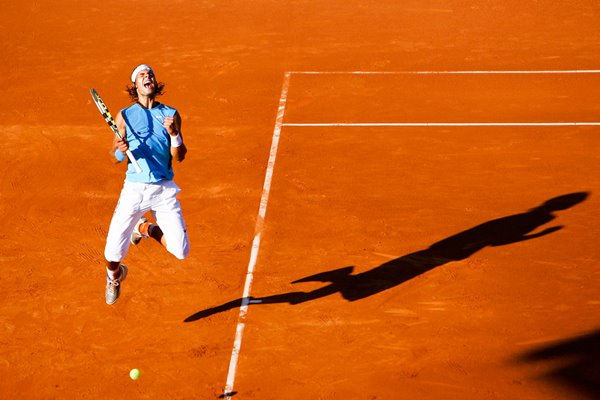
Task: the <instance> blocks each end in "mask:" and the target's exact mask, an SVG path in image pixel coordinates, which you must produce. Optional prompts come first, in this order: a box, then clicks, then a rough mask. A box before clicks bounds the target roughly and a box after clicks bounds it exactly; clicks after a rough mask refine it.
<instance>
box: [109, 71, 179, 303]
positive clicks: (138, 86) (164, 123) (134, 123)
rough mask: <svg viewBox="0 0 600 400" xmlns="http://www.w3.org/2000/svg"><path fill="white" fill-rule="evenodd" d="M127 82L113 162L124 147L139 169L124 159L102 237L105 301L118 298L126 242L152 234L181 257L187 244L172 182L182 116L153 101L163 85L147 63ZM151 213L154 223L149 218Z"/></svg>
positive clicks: (124, 270) (122, 155)
mask: <svg viewBox="0 0 600 400" xmlns="http://www.w3.org/2000/svg"><path fill="white" fill-rule="evenodd" d="M131 83H132V85H131V86H128V91H129V95H130V97H131V100H132V101H133V102H134V104H133V105H131V106H129V107H127V108H125V109H123V110H121V111H120V112H119V113H118V114H117V115H116V118H115V122H116V124H117V127H118V128H119V131H120V132H121V135H122V136H123V138H124V139H118V138H116V137H115V139H114V141H113V154H114V157H115V158H116V160H117V162H119V163H120V162H122V161H125V160H127V157H126V156H125V152H126V151H127V150H128V149H129V150H131V152H132V153H133V155H134V157H135V158H136V159H137V161H138V163H139V165H140V167H141V168H142V172H141V173H137V172H136V170H135V168H134V167H133V165H132V164H131V162H129V161H128V166H127V172H126V174H125V182H124V184H123V189H122V190H121V194H120V197H119V202H118V203H117V206H116V209H115V212H114V214H113V217H112V221H111V223H110V227H109V230H108V235H107V238H106V247H105V249H104V256H105V258H106V272H107V276H106V303H107V304H113V303H115V302H116V301H117V298H118V297H119V294H120V291H121V284H122V282H123V280H124V279H125V277H126V276H127V267H126V266H125V265H123V264H121V261H122V260H123V258H125V255H126V254H127V251H128V250H129V246H130V244H134V245H137V244H138V243H140V241H141V240H142V239H143V238H153V239H155V240H156V241H158V242H159V243H161V244H162V245H163V246H164V247H165V248H166V249H167V251H169V252H170V253H171V254H173V255H174V256H175V257H177V258H178V259H180V260H183V259H184V258H186V257H187V255H188V253H189V249H190V244H189V240H188V236H187V231H186V227H185V222H184V220H183V215H182V212H181V206H180V204H179V200H177V194H178V193H179V192H180V189H179V187H178V186H177V185H176V184H175V182H174V181H173V176H174V173H173V165H172V161H173V160H175V161H178V162H181V161H183V160H184V159H185V155H186V153H187V148H186V146H185V144H184V143H183V138H182V136H181V116H180V115H179V113H178V112H177V110H175V109H174V108H172V107H169V106H167V105H164V104H161V103H159V102H158V101H156V97H157V96H159V95H161V94H162V91H163V89H164V84H162V83H159V82H157V80H156V77H155V75H154V71H153V70H152V68H150V67H149V66H148V65H145V64H141V65H139V66H137V67H136V68H135V69H134V70H133V72H132V74H131ZM148 212H150V213H151V215H152V216H153V219H154V220H155V221H156V222H155V223H153V222H150V221H148V220H147V219H146V218H145V214H146V213H148Z"/></svg>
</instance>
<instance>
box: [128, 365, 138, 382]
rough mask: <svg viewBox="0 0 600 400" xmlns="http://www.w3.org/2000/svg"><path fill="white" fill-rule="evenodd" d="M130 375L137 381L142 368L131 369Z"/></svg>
mask: <svg viewBox="0 0 600 400" xmlns="http://www.w3.org/2000/svg"><path fill="white" fill-rule="evenodd" d="M129 377H130V378H131V379H133V380H134V381H135V380H136V379H137V378H139V377H140V370H139V369H137V368H134V369H132V370H131V371H129Z"/></svg>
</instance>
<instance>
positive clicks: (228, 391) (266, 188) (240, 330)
mask: <svg viewBox="0 0 600 400" xmlns="http://www.w3.org/2000/svg"><path fill="white" fill-rule="evenodd" d="M290 76H291V74H290V73H289V72H286V73H285V75H284V79H283V86H282V89H281V97H280V98H279V108H278V109H277V119H276V120H275V129H274V130H273V139H272V141H271V151H270V153H269V161H268V164H267V172H266V174H265V182H264V184H263V192H262V196H261V198H260V207H259V209H258V217H257V219H256V227H255V234H254V240H253V241H252V251H251V252H250V261H249V263H248V272H247V273H246V283H245V284H244V294H243V296H242V305H241V306H240V313H239V316H238V323H237V328H236V330H235V340H234V341H233V349H232V351H231V359H230V361H229V372H228V373H227V384H226V385H225V390H224V394H223V397H224V398H225V399H231V396H232V395H233V385H234V383H235V374H236V370H237V364H238V358H239V355H240V349H241V347H242V337H243V336H244V328H245V326H246V316H247V314H248V304H250V289H251V288H252V281H253V279H254V269H255V267H256V260H257V259H258V251H259V250H260V236H261V232H262V226H263V224H264V219H265V215H266V214H267V203H268V202H269V192H270V191H271V181H272V179H273V170H274V168H275V159H276V158H277V148H278V147H279V137H280V135H281V127H282V126H283V116H284V113H285V105H286V101H287V93H288V88H289V86H290Z"/></svg>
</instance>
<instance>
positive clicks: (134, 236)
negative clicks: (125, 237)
mask: <svg viewBox="0 0 600 400" xmlns="http://www.w3.org/2000/svg"><path fill="white" fill-rule="evenodd" d="M146 222H148V220H147V219H146V218H144V217H142V218H140V219H139V220H138V222H136V224H135V228H133V232H132V233H131V238H130V240H129V241H130V242H131V244H134V245H136V246H137V245H138V243H140V241H141V240H142V239H147V238H148V235H144V234H142V233H141V232H140V225H142V224H143V223H146Z"/></svg>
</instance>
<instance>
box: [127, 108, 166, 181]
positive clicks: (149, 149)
mask: <svg viewBox="0 0 600 400" xmlns="http://www.w3.org/2000/svg"><path fill="white" fill-rule="evenodd" d="M176 112H177V110H175V109H174V108H172V107H169V106H166V105H164V104H158V105H157V106H155V107H153V108H151V109H146V108H144V107H142V106H141V105H140V104H139V103H136V104H133V105H131V106H129V107H127V108H125V109H123V110H121V115H122V116H123V119H124V120H125V126H126V128H127V142H128V143H129V150H131V153H132V154H133V156H134V157H135V159H136V160H137V162H138V164H139V165H140V167H141V168H142V172H141V173H139V174H138V173H137V172H136V171H135V168H134V167H133V165H132V164H131V163H129V164H128V166H127V173H126V174H125V180H126V181H129V182H142V183H156V182H159V181H162V180H171V179H173V176H174V173H173V166H172V156H171V138H170V137H169V133H168V132H167V130H166V128H165V127H163V126H162V121H163V119H164V118H165V117H172V116H174V115H175V113H176Z"/></svg>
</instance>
